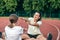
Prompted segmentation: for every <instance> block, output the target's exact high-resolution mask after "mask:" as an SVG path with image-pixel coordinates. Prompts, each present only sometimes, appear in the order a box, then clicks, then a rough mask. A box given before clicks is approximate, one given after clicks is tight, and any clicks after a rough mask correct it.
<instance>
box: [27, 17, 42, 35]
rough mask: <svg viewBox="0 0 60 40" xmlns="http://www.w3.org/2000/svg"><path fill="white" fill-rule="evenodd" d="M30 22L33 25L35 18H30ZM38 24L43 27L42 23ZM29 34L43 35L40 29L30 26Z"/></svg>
mask: <svg viewBox="0 0 60 40" xmlns="http://www.w3.org/2000/svg"><path fill="white" fill-rule="evenodd" d="M28 20H29V21H30V23H31V24H34V23H35V22H34V18H28ZM37 24H39V25H41V24H42V21H38V22H37ZM28 34H31V35H37V34H41V31H40V29H39V27H36V26H32V25H28Z"/></svg>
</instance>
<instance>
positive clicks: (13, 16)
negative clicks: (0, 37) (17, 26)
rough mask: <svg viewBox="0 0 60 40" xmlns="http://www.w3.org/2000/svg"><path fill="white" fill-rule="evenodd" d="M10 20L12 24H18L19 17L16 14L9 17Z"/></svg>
mask: <svg viewBox="0 0 60 40" xmlns="http://www.w3.org/2000/svg"><path fill="white" fill-rule="evenodd" d="M9 20H10V22H11V23H16V22H17V20H18V16H17V15H16V14H11V15H10V16H9Z"/></svg>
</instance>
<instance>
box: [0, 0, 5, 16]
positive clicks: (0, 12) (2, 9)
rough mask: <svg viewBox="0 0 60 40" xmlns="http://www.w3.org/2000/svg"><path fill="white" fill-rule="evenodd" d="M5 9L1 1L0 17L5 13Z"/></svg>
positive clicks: (1, 0)
mask: <svg viewBox="0 0 60 40" xmlns="http://www.w3.org/2000/svg"><path fill="white" fill-rule="evenodd" d="M4 8H5V5H4V2H3V0H0V15H2V14H3V13H4V11H5V10H4Z"/></svg>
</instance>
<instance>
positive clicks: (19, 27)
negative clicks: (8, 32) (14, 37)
mask: <svg viewBox="0 0 60 40" xmlns="http://www.w3.org/2000/svg"><path fill="white" fill-rule="evenodd" d="M15 28H18V29H23V28H22V27H21V26H16V27H15Z"/></svg>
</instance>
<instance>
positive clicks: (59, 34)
mask: <svg viewBox="0 0 60 40" xmlns="http://www.w3.org/2000/svg"><path fill="white" fill-rule="evenodd" d="M46 23H48V22H46ZM48 24H49V25H51V26H53V27H55V28H56V29H57V31H58V36H57V39H56V40H59V36H60V30H59V28H58V27H57V26H56V25H54V24H51V23H48Z"/></svg>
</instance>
